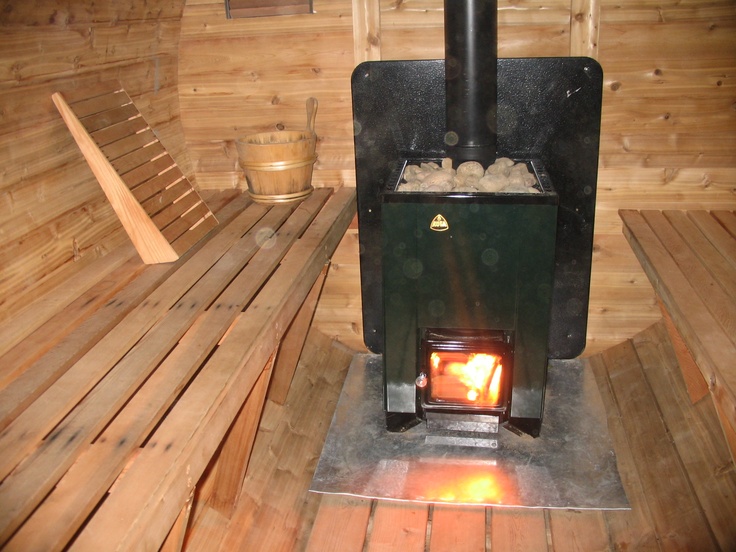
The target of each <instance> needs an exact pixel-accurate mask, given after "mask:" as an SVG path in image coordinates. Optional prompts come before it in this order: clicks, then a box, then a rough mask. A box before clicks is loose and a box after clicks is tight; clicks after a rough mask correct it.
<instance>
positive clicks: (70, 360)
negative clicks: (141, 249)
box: [0, 259, 173, 441]
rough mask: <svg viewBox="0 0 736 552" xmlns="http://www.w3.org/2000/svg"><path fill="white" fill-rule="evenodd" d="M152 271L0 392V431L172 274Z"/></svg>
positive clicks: (166, 269)
mask: <svg viewBox="0 0 736 552" xmlns="http://www.w3.org/2000/svg"><path fill="white" fill-rule="evenodd" d="M136 260H137V259H136ZM138 262H140V261H138ZM151 268H155V270H147V271H144V272H143V273H142V274H140V275H139V276H138V278H136V279H135V280H133V281H132V282H131V283H130V285H128V286H125V287H124V288H123V289H121V290H120V291H119V292H118V293H117V294H115V295H114V296H113V297H110V298H109V299H108V300H107V301H106V304H105V305H103V306H102V307H100V308H99V309H98V310H97V311H95V312H94V313H92V314H91V315H90V316H89V317H88V318H87V319H86V320H84V321H83V322H82V323H81V324H80V325H79V326H78V327H77V328H76V329H74V331H72V332H70V333H69V334H68V335H67V336H65V338H64V339H63V340H61V341H60V342H59V343H57V344H56V345H54V346H53V347H52V348H51V349H49V350H48V351H47V352H46V353H45V354H44V355H42V356H41V357H40V358H38V359H36V361H35V362H34V363H33V364H32V365H30V366H28V367H27V368H26V369H24V370H23V372H22V373H21V374H18V376H17V377H16V378H15V379H14V380H13V381H12V382H9V383H8V384H7V386H6V387H5V388H4V389H2V391H0V428H3V429H4V428H6V427H8V426H9V425H11V422H13V420H14V419H15V418H16V417H17V416H18V415H19V414H20V413H21V412H22V411H23V410H25V409H26V408H28V407H29V406H30V405H31V403H33V401H35V400H36V399H38V397H39V396H41V395H42V394H43V393H44V392H46V390H47V389H48V388H49V387H51V386H52V385H53V384H54V382H56V381H57V380H58V379H59V378H60V377H61V376H62V375H63V374H64V373H65V372H66V370H67V369H69V367H71V366H72V365H74V363H76V362H77V361H78V360H79V359H81V358H82V357H83V356H84V355H86V354H87V353H88V352H89V351H90V350H91V349H92V348H93V347H94V346H95V345H96V344H97V343H98V342H99V341H100V340H101V339H103V338H104V336H105V335H106V334H107V333H108V332H109V331H111V330H112V329H113V328H114V327H115V326H116V325H117V324H119V323H120V322H121V320H123V319H124V317H126V316H127V315H129V314H130V312H131V311H132V310H133V309H135V308H136V307H138V306H139V305H140V304H141V302H142V301H144V300H145V299H146V297H148V295H149V294H150V293H151V292H152V291H153V290H155V289H156V288H157V287H158V286H159V285H160V284H161V283H162V282H163V281H165V280H166V278H167V277H168V276H169V275H170V274H171V273H172V272H173V270H172V267H171V266H168V265H162V266H160V267H153V266H152V267H151ZM61 318H62V320H61V321H60V322H61V323H63V316H62V317H61ZM57 322H59V321H57ZM42 329H45V328H42ZM5 438H6V435H5V434H0V441H2V440H4V439H5Z"/></svg>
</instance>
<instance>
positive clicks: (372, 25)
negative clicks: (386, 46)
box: [353, 0, 381, 65]
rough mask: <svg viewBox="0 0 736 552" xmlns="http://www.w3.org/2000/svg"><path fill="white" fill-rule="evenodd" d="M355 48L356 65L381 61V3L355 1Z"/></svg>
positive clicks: (368, 0)
mask: <svg viewBox="0 0 736 552" xmlns="http://www.w3.org/2000/svg"><path fill="white" fill-rule="evenodd" d="M353 47H354V52H353V58H354V60H355V64H356V65H357V64H359V63H362V62H364V61H379V60H380V59H381V5H380V2H377V1H376V0H353Z"/></svg>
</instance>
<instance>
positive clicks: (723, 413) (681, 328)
mask: <svg viewBox="0 0 736 552" xmlns="http://www.w3.org/2000/svg"><path fill="white" fill-rule="evenodd" d="M620 216H621V218H622V220H623V223H624V226H623V232H624V235H625V236H626V238H627V239H628V241H629V243H630V244H631V247H632V249H633V250H634V253H635V254H636V256H637V258H638V259H639V262H640V263H641V265H642V267H643V268H644V272H646V274H647V276H648V278H649V280H650V281H651V283H652V285H653V286H654V289H655V291H656V293H657V295H658V296H659V298H660V301H661V305H662V307H663V313H664V316H665V320H666V322H667V323H668V324H669V328H670V331H671V334H672V341H673V343H674V344H675V345H676V349H677V350H678V356H679V360H680V365H681V367H682V369H683V373H684V376H685V379H686V381H687V382H688V389H689V391H690V396H691V398H692V399H693V401H694V402H696V401H698V400H699V399H700V398H702V397H703V396H704V395H707V394H708V390H710V394H711V395H712V397H713V400H714V402H715V404H716V407H717V409H718V412H719V416H720V419H721V425H722V426H723V429H724V432H725V434H726V438H727V440H728V442H729V446H730V448H731V454H732V456H733V457H734V458H736V212H734V211H711V212H708V211H702V210H694V211H633V210H622V211H620Z"/></svg>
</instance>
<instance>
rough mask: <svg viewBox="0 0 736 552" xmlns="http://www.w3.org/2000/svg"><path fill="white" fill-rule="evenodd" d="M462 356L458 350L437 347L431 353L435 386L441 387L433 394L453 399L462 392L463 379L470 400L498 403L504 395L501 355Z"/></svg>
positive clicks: (488, 403)
mask: <svg viewBox="0 0 736 552" xmlns="http://www.w3.org/2000/svg"><path fill="white" fill-rule="evenodd" d="M461 356H462V357H463V358H461V359H458V355H457V354H455V353H438V352H436V351H435V352H433V353H432V354H431V355H430V364H431V368H432V378H433V380H432V381H433V389H436V390H437V392H433V396H434V397H435V398H437V399H439V400H448V399H449V400H452V398H453V397H455V395H457V394H458V390H457V384H458V383H459V384H460V385H461V386H462V388H463V395H464V398H465V400H467V401H468V402H470V403H473V404H478V405H481V406H495V405H497V404H498V402H499V400H500V398H501V376H502V373H503V366H502V365H501V357H499V356H498V355H490V354H486V353H471V354H470V355H464V354H463V355H461ZM461 360H465V362H461ZM438 380H439V381H438ZM457 398H459V397H457Z"/></svg>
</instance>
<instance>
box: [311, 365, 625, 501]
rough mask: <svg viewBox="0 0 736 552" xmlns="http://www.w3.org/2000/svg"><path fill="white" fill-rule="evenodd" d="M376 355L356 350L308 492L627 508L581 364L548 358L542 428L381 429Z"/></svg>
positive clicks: (590, 380) (594, 397)
mask: <svg viewBox="0 0 736 552" xmlns="http://www.w3.org/2000/svg"><path fill="white" fill-rule="evenodd" d="M381 366H382V359H381V356H380V355H356V356H355V358H354V359H353V362H352V364H351V366H350V370H349V373H348V376H347V379H346V380H345V385H344V387H343V391H342V394H341V396H340V400H339V402H338V405H337V410H336V411H335V416H334V417H333V420H332V425H331V427H330V430H329V433H328V436H327V440H326V441H325V445H324V448H323V450H322V455H321V457H320V461H319V464H318V466H317V470H316V472H315V475H314V479H313V480H312V486H311V488H310V490H312V491H314V492H320V493H333V494H346V495H354V496H362V497H367V498H385V499H394V500H405V501H419V502H447V503H458V504H484V505H505V506H525V507H539V508H576V509H628V508H629V504H628V500H627V498H626V495H625V493H624V490H623V486H622V484H621V480H620V477H619V474H618V470H617V467H616V458H615V454H614V452H613V446H612V444H611V442H610V439H609V435H608V428H607V425H606V417H605V411H604V409H603V405H602V402H601V399H600V396H599V393H598V388H597V387H596V385H595V381H594V380H593V376H592V375H591V374H590V373H589V371H585V370H583V365H582V362H580V361H577V360H572V361H551V362H550V366H549V376H548V386H547V399H546V402H545V413H544V416H545V418H544V425H543V429H542V434H541V435H540V436H539V437H538V438H536V439H533V438H531V437H528V436H522V437H520V436H518V435H516V434H511V433H510V432H508V431H506V430H504V429H501V430H500V432H499V433H497V434H493V435H492V436H491V438H487V437H484V436H479V435H475V434H462V433H451V432H441V433H437V432H434V431H429V430H428V429H427V426H426V425H425V424H421V425H419V426H416V427H414V428H412V429H410V430H408V431H406V432H404V433H391V432H388V431H386V429H385V426H384V412H383V409H382V406H383V405H382V382H381Z"/></svg>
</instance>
